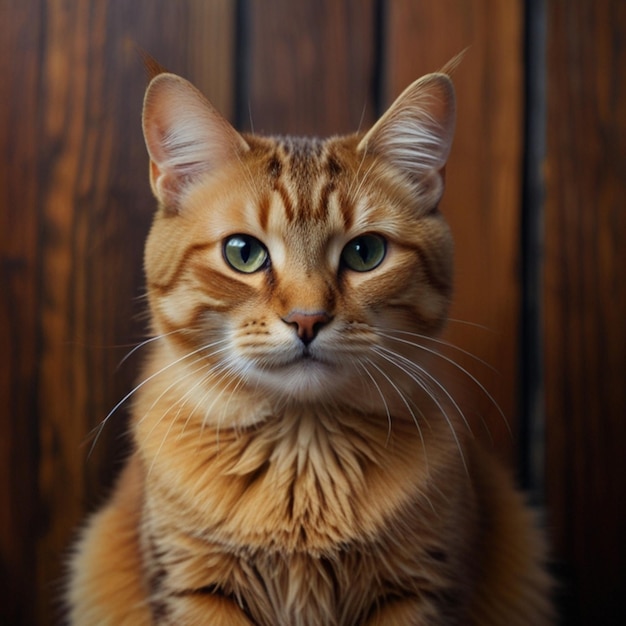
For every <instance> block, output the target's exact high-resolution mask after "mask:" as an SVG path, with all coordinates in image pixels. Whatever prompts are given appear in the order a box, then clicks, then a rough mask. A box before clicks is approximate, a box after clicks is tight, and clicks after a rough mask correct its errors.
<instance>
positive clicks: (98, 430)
mask: <svg viewBox="0 0 626 626" xmlns="http://www.w3.org/2000/svg"><path fill="white" fill-rule="evenodd" d="M220 343H225V341H224V340H221V341H217V342H215V343H213V344H208V345H203V346H200V347H199V348H197V349H196V350H193V351H192V352H189V353H188V354H185V355H183V356H181V357H180V358H178V359H176V360H175V361H172V362H171V363H168V364H167V365H166V366H165V367H162V368H161V369H159V370H157V371H156V372H153V373H152V374H150V376H148V377H147V378H145V379H144V380H142V381H141V382H140V383H139V384H137V385H135V387H133V389H131V390H130V391H129V392H128V393H127V394H126V395H125V396H124V397H123V398H122V399H121V400H120V401H119V402H118V403H117V404H116V405H115V406H114V407H113V408H112V409H111V410H110V411H109V413H108V414H107V415H106V417H105V418H104V419H103V420H102V421H101V422H100V424H99V425H98V426H96V428H94V429H93V431H92V434H93V433H95V437H94V440H93V443H92V444H91V447H90V448H89V454H88V455H87V456H88V457H90V456H91V454H92V452H93V449H94V447H95V446H96V444H97V442H98V439H99V438H100V434H101V433H102V430H103V428H104V427H105V426H106V423H107V422H108V421H109V419H110V418H111V416H112V415H113V414H114V413H115V412H116V411H117V410H118V409H119V408H120V407H121V406H123V405H124V403H126V402H127V401H128V400H129V399H130V398H132V396H133V395H134V394H135V393H137V392H138V391H139V390H140V389H141V388H142V387H144V386H145V385H146V384H148V383H149V382H150V381H151V380H153V379H154V378H156V377H157V376H160V375H161V374H163V373H164V372H166V371H167V370H169V369H170V368H172V367H174V366H175V365H178V364H179V363H181V362H182V361H185V360H186V359H188V358H190V357H192V356H194V355H195V354H198V353H200V352H202V351H204V350H208V349H209V348H211V347H213V346H215V345H219V344H220Z"/></svg>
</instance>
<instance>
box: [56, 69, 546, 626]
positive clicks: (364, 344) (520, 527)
mask: <svg viewBox="0 0 626 626" xmlns="http://www.w3.org/2000/svg"><path fill="white" fill-rule="evenodd" d="M453 125H454V96H453V92H452V87H451V83H450V81H449V79H448V78H447V77H446V76H444V75H443V74H433V75H429V76H427V77H424V78H423V79H421V80H420V81H417V82H416V83H414V85H412V86H411V87H410V88H409V89H408V90H407V91H406V92H405V93H404V94H403V95H402V96H401V97H400V98H399V99H398V101H397V102H396V103H395V104H394V105H393V107H392V108H391V109H390V110H389V111H388V113H387V114H386V115H385V116H383V118H381V120H380V122H379V123H378V124H377V125H376V126H375V127H374V128H373V129H372V130H371V131H370V132H369V133H367V134H366V135H365V136H357V135H354V136H349V137H342V138H333V139H329V140H327V141H318V140H308V139H293V138H285V139H269V138H260V137H254V136H244V137H242V136H241V135H239V134H237V133H236V132H235V131H234V130H233V129H232V128H231V127H230V126H229V125H228V124H227V123H226V122H225V121H224V120H223V119H222V118H221V117H220V116H219V115H218V114H217V113H216V112H215V111H214V110H213V109H212V108H211V107H210V105H209V104H208V103H207V102H206V101H204V100H203V99H202V97H201V96H200V95H199V94H198V92H196V91H195V90H194V89H193V88H192V87H191V86H190V85H189V84H188V83H186V82H185V81H183V80H182V79H180V78H177V77H175V76H172V75H168V74H163V75H160V76H157V77H156V78H155V79H154V80H153V82H152V84H151V86H150V88H149V90H148V93H147V96H146V103H145V109H144V131H145V134H146V141H147V145H148V150H149V152H150V156H151V181H152V186H153V189H154V191H155V194H156V196H157V198H158V199H159V201H160V210H159V213H158V214H157V216H156V218H155V222H154V225H153V228H152V231H151V234H150V237H149V240H148V244H147V246H146V273H147V280H148V291H149V296H150V305H151V313H152V322H153V328H154V332H155V335H156V336H157V337H159V338H158V339H155V340H154V341H153V342H152V345H151V348H150V349H151V353H150V355H149V357H148V359H147V364H146V367H145V370H144V373H143V378H142V381H143V382H142V383H140V385H139V387H138V389H137V392H136V395H135V402H134V407H133V416H134V417H133V435H134V441H135V451H134V453H133V454H132V456H131V458H130V460H129V461H128V464H127V466H126V468H125V470H124V472H123V473H122V475H121V477H120V480H119V482H118V485H117V487H116V490H115V492H114V494H113V496H112V498H111V500H110V502H109V503H108V504H107V505H106V506H105V507H104V508H103V509H102V510H101V511H100V512H98V513H97V514H96V515H94V516H93V517H92V518H91V520H90V521H89V523H88V525H87V528H86V530H85V532H84V533H83V535H82V537H81V540H80V541H79V543H78V545H77V548H76V552H75V555H74V557H73V561H72V576H71V584H70V589H69V593H68V599H69V603H70V607H71V611H70V614H71V619H72V622H73V623H75V624H81V625H82V624H115V625H118V624H133V625H135V624H137V625H141V624H152V623H155V624H176V625H183V624H189V625H192V624H217V625H219V624H224V625H231V624H232V625H237V624H258V625H259V626H276V625H284V626H299V625H301V626H314V625H315V626H317V625H329V626H332V625H337V626H339V625H345V626H350V625H355V626H356V625H361V624H363V625H366V624H367V625H369V624H381V625H383V624H384V625H393V624H398V625H426V624H428V625H436V624H442V625H443V624H446V625H452V624H459V625H461V624H462V625H468V624H474V625H476V626H479V625H480V626H488V625H493V626H496V625H500V624H506V625H507V626H512V625H514V624H520V626H521V625H523V624H524V625H526V624H533V625H534V626H540V625H541V624H548V623H550V608H549V602H548V600H547V592H548V586H549V585H548V578H547V576H546V574H545V572H544V570H543V563H542V561H543V558H544V554H543V544H542V540H541V538H540V536H539V534H538V533H537V532H536V531H535V530H534V528H533V521H532V516H531V514H530V512H528V511H527V510H526V509H525V507H524V505H523V502H522V498H521V496H519V495H518V494H517V493H516V491H515V490H514V489H513V487H512V484H511V483H510V481H509V479H508V477H507V476H506V474H505V473H504V472H503V471H502V470H501V469H500V468H499V467H497V466H496V465H495V464H494V463H493V462H492V461H491V460H490V459H489V457H488V456H487V455H485V453H484V452H482V451H481V450H479V448H478V447H476V446H475V444H474V443H473V442H465V441H464V439H465V437H464V434H463V433H464V432H465V430H464V427H463V426H462V425H459V424H457V423H456V422H457V421H459V420H460V419H461V416H460V415H459V414H458V411H456V410H455V408H454V405H453V403H452V406H449V405H450V404H451V402H450V400H451V399H450V398H449V397H447V395H446V393H445V392H444V391H443V388H442V387H441V386H440V384H439V383H438V382H436V381H435V380H434V379H433V378H432V377H431V375H429V374H428V369H427V365H426V364H427V360H428V359H427V358H426V357H427V356H428V355H429V352H430V351H431V350H432V348H428V347H427V348H426V349H424V346H428V345H429V344H428V340H429V337H432V336H434V335H435V334H436V333H437V331H438V330H439V329H440V328H441V326H442V325H443V323H444V322H445V315H446V311H447V306H448V301H449V297H450V290H451V273H452V272H451V263H452V261H451V240H450V235H449V233H448V229H447V227H446V225H445V222H444V221H443V218H442V216H441V215H440V214H439V212H438V211H437V203H438V201H439V199H440V197H441V193H442V190H443V176H442V170H443V167H444V165H445V161H446V158H447V155H448V151H449V146H450V142H451V138H452V132H453Z"/></svg>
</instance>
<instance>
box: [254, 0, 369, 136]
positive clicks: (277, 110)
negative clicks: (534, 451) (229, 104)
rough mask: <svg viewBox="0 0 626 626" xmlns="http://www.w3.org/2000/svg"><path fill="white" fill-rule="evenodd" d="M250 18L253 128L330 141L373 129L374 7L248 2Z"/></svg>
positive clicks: (360, 1) (363, 2)
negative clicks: (361, 129) (330, 137)
mask: <svg viewBox="0 0 626 626" xmlns="http://www.w3.org/2000/svg"><path fill="white" fill-rule="evenodd" d="M249 11H250V12H249V15H248V16H247V19H246V23H247V24H248V26H247V28H248V32H249V37H250V40H249V52H248V55H247V58H246V62H245V65H246V71H247V76H248V78H249V92H248V94H247V96H246V95H245V94H244V99H247V101H246V102H244V105H245V106H248V104H249V114H250V116H249V126H248V128H249V127H250V126H253V127H254V130H255V131H258V132H261V133H264V134H287V133H291V134H297V135H318V136H326V135H330V134H334V133H342V132H350V131H354V130H356V129H357V128H358V127H359V126H361V125H365V126H368V125H369V124H370V123H371V121H372V120H373V115H374V97H373V96H374V94H373V80H374V74H373V72H374V52H375V46H374V3H373V1H372V0H346V1H345V2H336V1H334V0H318V1H313V0H307V1H299V2H293V1H292V0H275V1H274V2H271V3H268V2H264V1H263V0H251V2H250V3H249Z"/></svg>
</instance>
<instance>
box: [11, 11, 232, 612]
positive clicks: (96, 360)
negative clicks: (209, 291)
mask: <svg viewBox="0 0 626 626" xmlns="http://www.w3.org/2000/svg"><path fill="white" fill-rule="evenodd" d="M211 9H214V10H211ZM234 9H235V6H234V3H231V4H230V5H229V4H228V3H225V2H215V3H210V4H209V6H206V3H203V2H201V1H200V0H187V1H185V2H177V3H171V2H167V1H165V0H162V1H159V2H154V1H148V0H142V1H141V2H133V3H117V2H104V1H103V2H98V3H95V4H94V3H92V2H90V1H89V0H72V1H71V2H62V1H61V0H53V1H51V2H49V3H46V7H45V16H44V14H43V12H42V11H43V7H42V5H41V4H40V3H38V2H35V0H27V1H26V2H19V3H12V5H11V7H10V10H11V13H9V14H8V17H7V19H3V21H2V22H3V27H2V30H1V34H2V39H3V52H5V48H7V50H6V54H3V56H2V58H3V60H5V59H6V63H5V65H4V66H3V67H4V69H5V73H4V75H5V76H8V77H9V81H8V84H9V86H10V87H9V88H10V90H11V97H10V99H6V102H5V99H4V98H3V103H2V108H0V116H1V117H0V119H1V121H2V128H3V129H5V128H6V131H4V130H3V133H2V135H1V140H2V141H1V144H0V145H1V146H2V150H3V154H4V155H5V157H6V162H7V163H10V164H11V169H9V170H8V171H6V181H5V180H4V175H5V170H3V172H2V174H3V183H4V182H6V184H3V185H2V194H3V195H2V204H3V207H2V208H3V211H2V217H1V219H2V246H3V248H2V267H3V286H4V283H5V282H6V286H7V291H5V293H8V294H10V295H11V299H12V302H11V306H10V308H8V309H7V310H6V312H5V308H4V307H3V309H2V322H3V325H2V333H3V339H4V338H5V336H4V335H5V334H10V335H11V336H10V337H9V336H7V337H6V339H7V344H6V345H7V346H8V353H7V352H5V353H4V354H3V357H2V358H3V363H2V379H1V383H2V386H3V391H4V389H5V388H6V389H9V390H10V393H7V395H6V398H7V399H8V400H9V403H10V404H9V407H8V411H10V412H11V415H12V419H11V420H10V421H6V422H5V420H3V422H2V426H1V428H2V432H1V433H0V434H2V435H6V438H5V437H4V436H3V437H2V442H3V443H2V444H0V445H3V450H2V451H3V452H5V450H4V446H5V441H6V452H7V454H6V456H5V455H4V454H3V455H2V460H1V461H0V462H1V463H2V470H4V469H5V467H4V464H5V463H7V464H8V465H7V468H6V469H7V472H6V473H5V472H4V471H3V472H2V480H3V481H4V480H6V478H5V477H9V481H8V485H7V489H8V495H7V496H4V493H3V504H6V507H5V506H3V507H2V514H1V519H2V527H1V531H2V549H3V568H5V567H7V568H10V569H9V571H8V572H7V575H8V576H9V581H10V585H7V586H6V587H5V589H11V590H12V591H14V593H12V596H13V597H14V598H15V602H14V608H10V609H8V610H11V611H12V613H10V616H11V619H7V623H38V624H48V623H53V622H54V621H55V613H56V610H55V609H54V604H55V599H56V597H57V596H58V593H59V579H60V576H61V570H62V562H63V558H64V557H63V555H64V553H65V550H66V549H67V546H68V542H69V539H70V537H71V535H72V532H73V529H74V528H75V526H76V524H77V522H78V521H79V520H80V519H81V518H82V517H83V516H84V514H85V511H86V510H88V509H91V508H93V507H94V506H95V505H96V504H98V503H100V502H101V500H102V497H103V496H104V495H105V494H106V491H107V488H108V486H109V485H110V484H111V482H112V480H113V477H114V475H115V473H116V471H117V469H118V467H119V464H120V459H121V457H122V456H123V454H124V451H125V449H126V444H125V440H124V437H123V435H122V433H123V431H124V429H125V421H126V410H125V409H122V410H121V411H118V412H116V414H115V415H114V416H113V417H112V418H111V419H110V420H109V423H108V424H107V426H106V428H104V430H103V432H102V436H101V438H100V440H99V442H98V444H97V445H96V446H95V448H94V450H93V453H92V454H91V456H90V457H89V459H87V453H88V450H89V441H88V434H89V433H90V431H92V429H93V428H94V427H96V426H97V425H98V424H100V422H101V421H102V420H103V418H104V417H105V416H106V415H107V413H108V411H109V410H110V409H111V408H112V407H113V406H114V405H115V404H116V403H117V401H118V400H120V399H121V398H122V397H123V396H124V395H125V394H126V393H127V392H128V391H129V389H130V388H131V387H132V384H133V382H132V381H133V379H134V378H135V375H136V369H134V368H132V367H125V368H123V370H122V371H121V372H120V373H116V368H117V365H118V363H119V361H120V359H121V358H122V356H123V354H124V353H125V352H127V351H128V349H129V345H132V344H134V343H136V342H137V341H138V340H139V339H140V338H142V337H143V336H144V335H145V332H146V327H145V321H144V320H143V319H139V318H138V313H141V312H142V311H143V307H144V303H143V302H141V301H138V298H137V297H138V296H139V295H140V294H141V293H142V291H143V288H142V285H143V274H142V256H143V253H142V249H143V242H144V239H145V236H146V234H147V230H148V227H149V223H150V221H151V218H152V214H153V210H154V201H153V199H152V197H151V193H150V191H149V185H148V181H147V156H146V152H145V147H144V145H143V139H142V136H141V127H140V112H141V103H142V98H143V90H144V88H145V84H146V80H145V72H144V70H143V67H142V64H141V60H140V58H139V55H138V53H137V46H139V47H142V48H144V49H145V50H147V51H148V52H150V53H152V54H153V55H155V56H156V57H157V58H158V59H159V60H161V61H162V62H163V63H164V64H165V65H167V66H168V67H170V68H172V70H174V71H178V72H180V73H182V74H187V75H190V74H191V76H190V77H191V78H192V79H194V73H197V74H200V73H201V72H207V75H206V76H205V75H204V74H203V76H204V78H203V79H202V80H201V81H197V82H201V84H202V86H204V87H207V86H208V88H209V89H214V90H215V93H216V94H217V97H216V96H215V94H214V95H213V98H214V100H215V99H217V100H218V101H219V105H220V106H221V107H222V109H228V108H231V109H232V102H233V99H234V98H233V95H232V89H233V80H232V78H231V76H232V75H233V68H234V65H233V55H232V54H231V50H230V46H231V44H232V41H233V40H232V33H231V34H230V35H229V33H228V32H227V31H228V30H229V29H230V30H231V31H232V28H233V25H234V17H233V15H234ZM4 15H5V14H4V13H3V18H4ZM44 17H45V20H44ZM203 20H206V21H207V23H208V24H207V28H208V30H211V29H213V30H215V31H220V32H221V33H222V34H221V38H220V40H219V44H215V42H211V41H207V40H206V39H205V37H204V31H203V28H202V22H203ZM214 20H222V22H221V25H220V24H218V23H217V22H216V21H214ZM40 23H41V25H42V26H41V29H40V28H39V24H40ZM4 25H6V28H5V27H4ZM5 35H6V37H5ZM181 42H184V45H181ZM40 44H43V48H40V47H39V46H40ZM201 51H204V52H201ZM212 51H216V53H217V54H215V55H212V54H211V52H212ZM5 84H6V83H5ZM225 113H226V114H227V115H229V114H230V115H232V110H231V111H225ZM5 122H7V123H6V124H5ZM5 209H6V210H5ZM5 226H6V228H5ZM5 234H6V236H5ZM5 319H6V322H7V325H6V326H5V324H4V322H5ZM38 357H39V358H38ZM136 364H137V361H135V362H134V363H133V364H132V365H135V366H136ZM4 397H5V396H4V394H3V399H4ZM5 497H7V498H8V502H5V500H4V498H5ZM5 552H6V555H7V556H6V560H5ZM2 575H3V581H4V577H5V573H4V571H3V574H2ZM35 581H36V586H37V593H36V594H35V596H36V603H35V602H33V601H32V597H33V583H34V582H35ZM26 598H29V600H28V601H27V600H25V599H26ZM16 615H17V616H18V617H16V619H13V617H14V616H16ZM34 615H36V616H37V617H36V618H34ZM22 617H23V619H22ZM0 621H2V622H3V623H4V619H0Z"/></svg>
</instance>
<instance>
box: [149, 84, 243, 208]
mask: <svg viewBox="0 0 626 626" xmlns="http://www.w3.org/2000/svg"><path fill="white" fill-rule="evenodd" d="M143 132H144V138H145V141H146V147H147V149H148V154H149V155H150V161H151V163H150V183H151V185H152V190H153V192H154V194H155V196H156V197H157V199H158V200H159V202H160V203H161V204H162V205H164V206H167V207H169V208H173V209H175V210H176V209H178V207H179V204H180V199H181V196H182V194H183V192H184V191H185V190H186V189H187V188H188V187H189V185H191V184H193V183H194V182H196V181H197V180H198V179H199V178H200V177H202V176H204V175H205V174H207V173H209V172H211V171H214V170H215V169H217V168H219V167H220V166H221V165H222V164H223V163H225V162H227V161H229V160H231V159H233V158H235V157H236V155H237V154H239V153H241V152H245V151H246V150H248V145H247V144H246V142H245V141H244V139H243V138H242V137H241V135H240V134H239V133H237V131H236V130H235V129H234V128H233V127H232V126H231V125H230V124H229V123H228V122H227V121H226V120H225V119H224V118H223V117H222V116H221V115H220V114H219V113H218V112H217V111H216V110H215V109H214V108H213V106H212V105H211V104H210V103H209V101H208V100H206V98H205V97H204V96H203V95H202V94H201V93H200V92H199V91H198V90H197V89H196V88H195V87H194V86H193V85H192V84H191V83H189V82H188V81H186V80H185V79H183V78H181V77H180V76H176V75H174V74H169V73H160V74H158V75H157V76H155V77H154V78H153V79H152V81H151V82H150V84H149V85H148V89H147V90H146V95H145V98H144V106H143Z"/></svg>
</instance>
